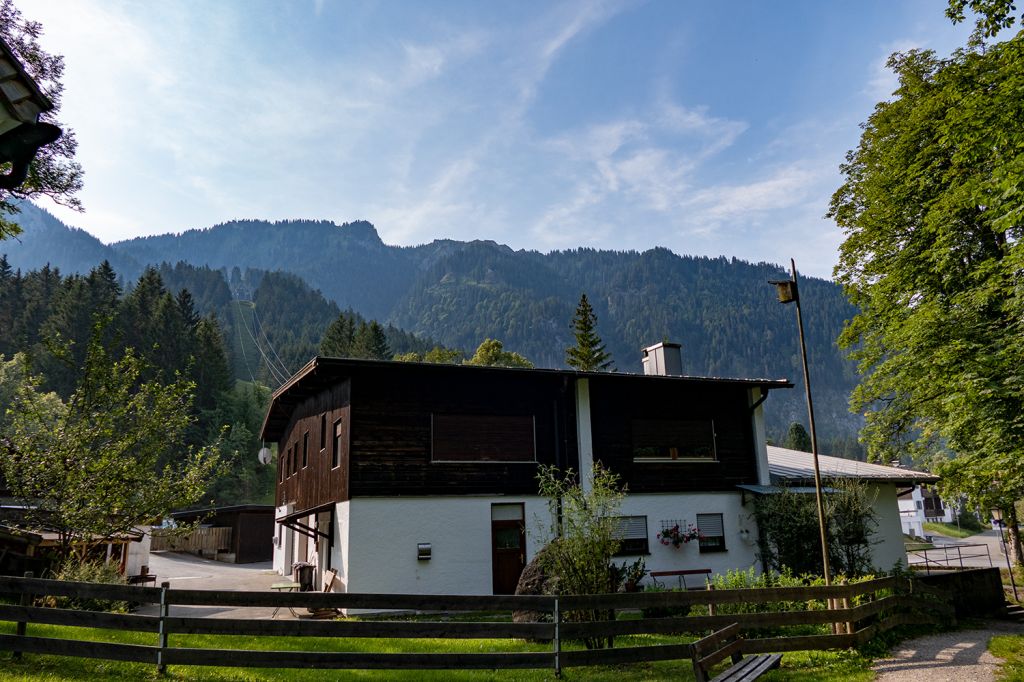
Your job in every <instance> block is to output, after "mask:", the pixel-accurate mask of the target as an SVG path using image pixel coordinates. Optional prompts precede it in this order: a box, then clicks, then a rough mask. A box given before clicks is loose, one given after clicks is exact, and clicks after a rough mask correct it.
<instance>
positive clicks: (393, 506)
mask: <svg viewBox="0 0 1024 682" xmlns="http://www.w3.org/2000/svg"><path fill="white" fill-rule="evenodd" d="M518 502H522V503H524V508H525V519H524V523H525V525H526V536H527V539H526V561H527V562H529V561H530V560H531V559H532V558H533V556H534V554H535V553H536V552H537V550H538V549H539V548H540V547H541V546H543V537H541V535H542V532H541V526H543V527H544V528H547V527H548V525H549V523H550V522H549V521H548V520H547V519H549V513H548V506H547V501H546V500H544V499H543V498H539V497H511V496H509V497H504V496H479V497H445V498H442V497H401V498H394V497H391V498H357V499H354V500H351V501H350V502H348V503H346V504H347V505H348V513H347V522H339V524H338V525H339V527H343V528H345V529H347V532H348V538H347V543H346V542H344V541H341V542H338V548H339V549H340V550H341V552H342V554H343V556H342V557H341V562H339V564H338V565H339V566H344V573H345V578H346V585H347V590H348V591H349V592H360V593H367V592H370V593H374V592H376V593H412V594H491V593H492V571H491V504H512V503H518ZM340 506H341V505H339V508H340ZM339 512H340V509H339ZM341 517H342V514H341V513H339V521H340V519H341ZM420 542H429V543H430V544H431V554H432V557H431V559H430V560H429V561H419V560H418V559H417V558H416V545H417V543H420ZM346 545H347V546H346ZM345 554H347V556H344V555H345ZM340 575H341V573H340V572H339V576H340Z"/></svg>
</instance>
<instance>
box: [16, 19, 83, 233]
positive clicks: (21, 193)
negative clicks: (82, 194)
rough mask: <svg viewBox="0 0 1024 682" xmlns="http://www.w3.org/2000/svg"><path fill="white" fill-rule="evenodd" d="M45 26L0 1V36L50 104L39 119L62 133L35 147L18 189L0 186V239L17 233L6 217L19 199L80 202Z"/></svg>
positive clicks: (55, 58) (59, 70) (58, 65)
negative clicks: (45, 45) (42, 41)
mask: <svg viewBox="0 0 1024 682" xmlns="http://www.w3.org/2000/svg"><path fill="white" fill-rule="evenodd" d="M42 33H43V27H42V25H41V24H40V23H39V22H36V21H29V20H27V19H25V18H24V17H22V15H21V12H19V11H18V8H17V7H15V6H14V0H0V38H3V40H4V42H5V43H7V45H8V46H9V47H10V48H11V50H13V52H14V54H15V56H16V57H17V58H18V60H19V61H20V62H21V64H22V66H24V67H25V72H26V73H28V75H29V77H31V78H32V79H33V80H34V81H35V83H36V85H38V86H39V89H40V90H41V91H42V92H43V94H44V95H46V96H47V97H48V98H49V99H50V101H51V102H52V103H53V109H52V110H51V111H49V112H46V113H44V114H43V115H42V116H41V117H40V120H42V121H46V122H48V123H53V124H55V125H57V126H58V127H60V128H61V129H62V130H63V131H64V133H63V135H61V137H60V139H58V140H57V141H56V142H54V143H52V144H48V145H45V146H43V147H42V148H40V149H39V151H38V152H37V153H36V157H35V159H34V160H33V161H32V165H31V166H30V167H29V175H28V178H27V179H26V180H25V182H24V183H22V184H21V185H20V186H19V187H18V188H17V189H14V190H2V189H0V240H2V239H5V238H6V237H9V236H12V235H17V234H19V233H20V232H21V228H20V227H19V226H18V225H17V223H14V222H11V221H10V220H8V217H9V216H10V215H11V214H14V213H17V212H18V204H17V200H18V199H24V198H28V197H33V196H40V195H42V196H48V197H50V198H51V199H53V200H54V201H56V202H58V203H60V204H64V205H65V206H70V207H72V208H76V209H80V208H81V202H80V201H79V200H78V199H77V198H76V197H75V196H74V195H75V193H76V192H78V190H80V189H81V188H82V167H81V166H80V165H79V164H78V163H77V162H76V161H75V160H74V158H75V150H76V149H77V148H78V143H77V141H76V140H75V134H74V133H73V132H72V131H71V130H69V129H68V128H67V126H65V125H63V124H61V123H59V122H58V121H57V115H58V113H59V112H60V103H61V95H62V94H63V92H64V85H63V84H62V83H61V76H62V75H63V74H64V58H63V57H61V56H60V55H51V54H48V53H47V52H46V51H45V50H43V48H42V47H41V46H40V45H39V36H40V35H42Z"/></svg>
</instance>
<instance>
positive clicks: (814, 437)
mask: <svg viewBox="0 0 1024 682" xmlns="http://www.w3.org/2000/svg"><path fill="white" fill-rule="evenodd" d="M789 266H790V278H789V279H784V280H775V281H770V282H769V284H774V285H775V290H776V293H777V294H778V297H779V302H780V303H796V327H797V332H798V334H799V336H800V359H801V360H802V361H803V366H804V392H805V393H806V396H807V419H808V420H809V421H810V426H811V456H812V460H813V462H814V496H815V499H816V501H817V503H818V530H819V532H820V533H821V563H822V568H823V569H824V577H825V584H826V585H831V584H832V572H831V571H830V570H829V565H828V533H827V532H826V530H825V501H824V499H823V498H822V490H821V470H820V468H819V467H818V433H817V431H816V430H815V428H814V402H813V401H812V400H811V376H810V373H809V372H808V370H807V345H806V343H805V342H804V318H803V315H802V314H801V311H800V293H799V289H798V287H797V278H796V261H794V260H793V259H792V258H791V259H790V260H789Z"/></svg>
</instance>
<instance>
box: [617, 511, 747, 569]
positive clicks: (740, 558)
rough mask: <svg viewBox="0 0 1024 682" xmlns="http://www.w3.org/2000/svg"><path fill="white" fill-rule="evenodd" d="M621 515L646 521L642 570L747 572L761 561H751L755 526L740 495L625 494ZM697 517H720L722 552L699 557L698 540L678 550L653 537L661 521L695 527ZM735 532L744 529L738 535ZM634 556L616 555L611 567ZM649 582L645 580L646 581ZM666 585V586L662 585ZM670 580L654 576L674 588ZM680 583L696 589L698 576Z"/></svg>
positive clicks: (703, 554) (660, 526)
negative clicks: (722, 537) (647, 554)
mask: <svg viewBox="0 0 1024 682" xmlns="http://www.w3.org/2000/svg"><path fill="white" fill-rule="evenodd" d="M621 513H622V515H623V516H646V517H647V536H648V538H647V541H648V544H649V546H650V551H651V553H650V555H649V556H646V557H644V561H645V563H646V566H647V570H648V571H680V570H693V569H702V568H709V569H711V571H712V573H714V574H719V573H725V572H726V571H728V570H730V569H739V570H747V569H748V568H751V567H753V568H754V569H756V570H757V571H758V572H760V570H761V563H760V561H759V560H758V559H757V524H756V523H755V522H754V519H753V507H747V508H744V507H743V505H742V496H741V495H740V493H739V492H738V491H737V492H735V493H662V494H654V493H651V494H637V495H627V496H626V498H625V499H624V500H623V503H622V507H621ZM697 514H721V515H722V525H723V527H724V531H725V551H724V552H705V553H701V551H700V547H699V542H698V541H697V540H693V541H691V542H688V543H686V544H683V545H682V546H680V547H679V548H676V547H673V546H672V545H668V546H666V545H662V544H661V542H660V541H659V540H658V537H657V534H658V533H659V532H660V531H661V529H662V521H666V522H668V521H672V522H673V523H674V522H675V521H676V520H682V521H684V522H685V523H689V524H692V525H694V526H696V525H697ZM741 531H746V532H745V533H744V534H743V535H742V536H741ZM633 558H634V557H617V558H616V560H615V561H616V563H622V562H623V561H632V560H633ZM649 581H650V579H648V580H645V582H649ZM666 581H667V582H666ZM676 581H677V579H676V578H659V582H661V583H662V584H668V585H674V584H677V583H676ZM686 581H687V582H686V584H687V586H689V587H696V586H699V585H700V584H702V582H703V577H702V576H687V578H686Z"/></svg>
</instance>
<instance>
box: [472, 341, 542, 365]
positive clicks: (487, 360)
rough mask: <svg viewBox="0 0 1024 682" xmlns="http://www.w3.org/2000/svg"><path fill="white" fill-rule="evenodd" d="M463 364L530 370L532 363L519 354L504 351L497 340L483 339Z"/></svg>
mask: <svg viewBox="0 0 1024 682" xmlns="http://www.w3.org/2000/svg"><path fill="white" fill-rule="evenodd" d="M464 364H467V365H481V366H484V367H521V368H524V369H532V368H533V363H532V362H530V361H529V360H527V359H526V358H524V357H523V356H522V355H520V354H519V353H513V352H511V351H507V350H505V347H504V346H503V345H502V343H501V341H498V340H497V339H484V340H483V341H482V342H481V343H480V345H479V346H478V347H477V349H476V353H474V354H473V357H471V358H470V359H469V360H466V361H465V363H464Z"/></svg>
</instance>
